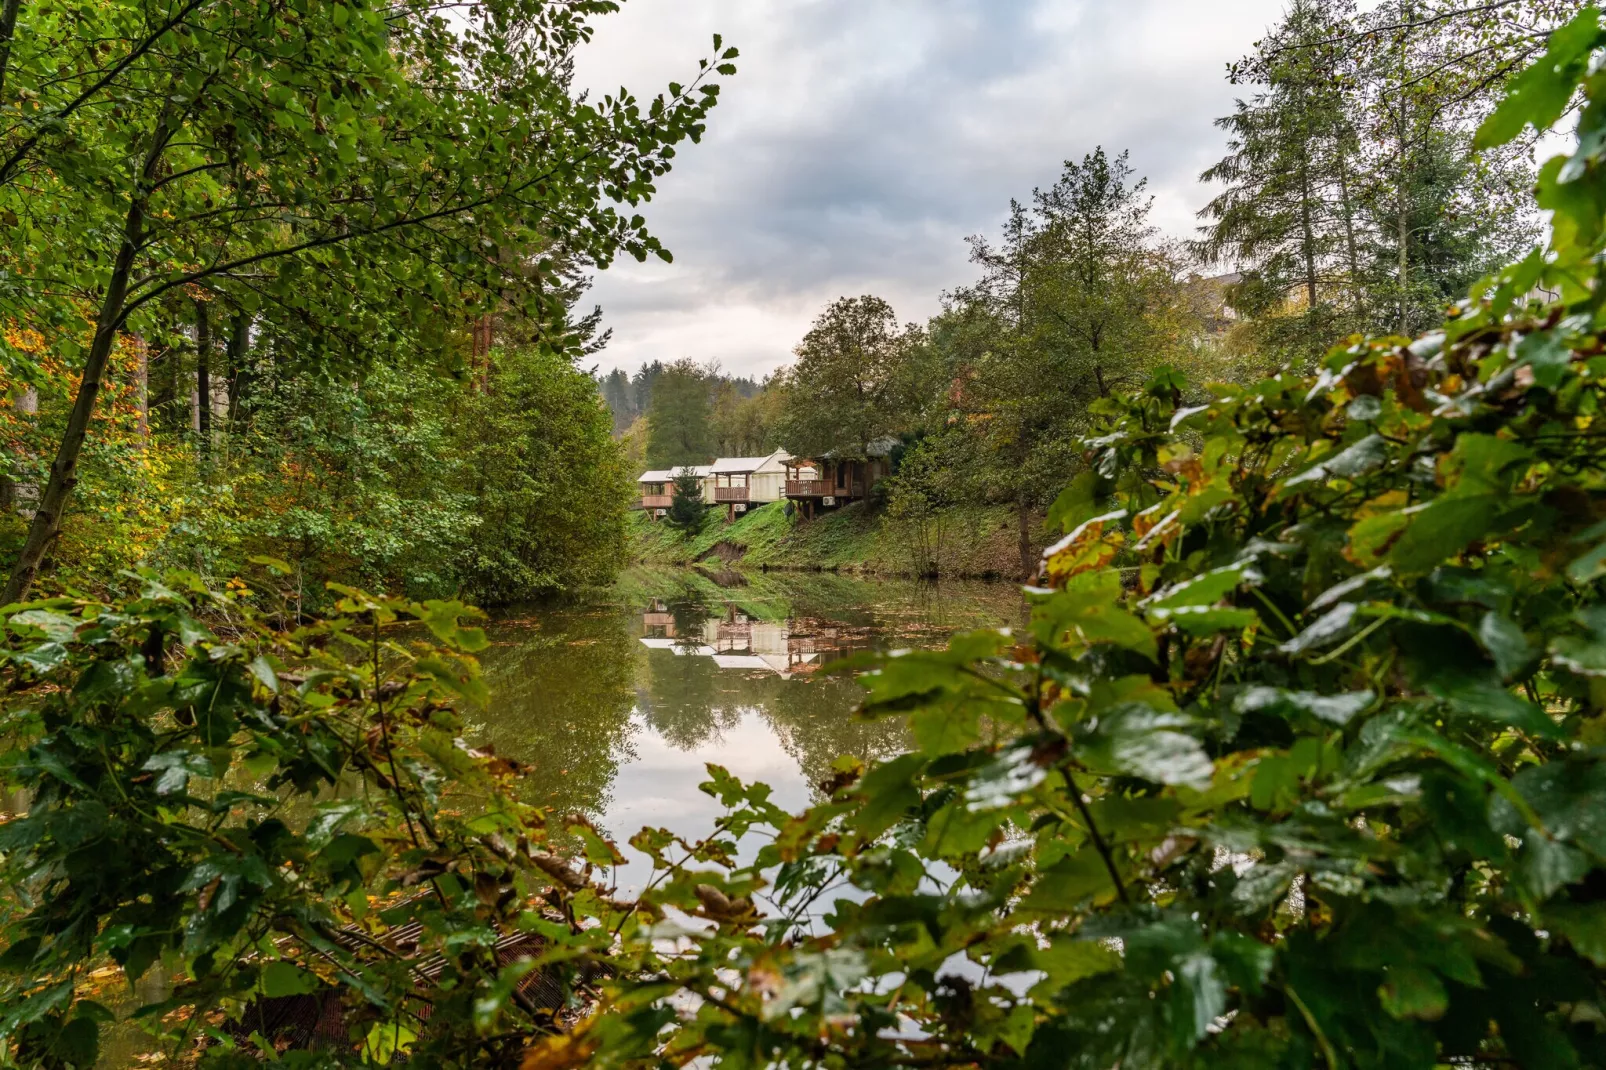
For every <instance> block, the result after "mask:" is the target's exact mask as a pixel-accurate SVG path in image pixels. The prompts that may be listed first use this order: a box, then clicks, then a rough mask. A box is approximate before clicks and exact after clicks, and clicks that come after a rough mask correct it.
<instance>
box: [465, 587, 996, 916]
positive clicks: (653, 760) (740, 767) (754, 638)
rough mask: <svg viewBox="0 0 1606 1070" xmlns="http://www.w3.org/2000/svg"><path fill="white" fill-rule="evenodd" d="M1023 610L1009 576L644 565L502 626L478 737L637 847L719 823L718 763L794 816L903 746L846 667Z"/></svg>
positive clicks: (546, 794) (489, 661) (893, 725)
mask: <svg viewBox="0 0 1606 1070" xmlns="http://www.w3.org/2000/svg"><path fill="white" fill-rule="evenodd" d="M1024 617H1025V609H1024V601H1023V599H1022V597H1021V594H1020V590H1019V588H1018V587H1016V586H1014V585H1011V584H1002V583H949V582H945V583H942V584H940V585H939V584H924V583H916V582H913V581H891V580H863V579H852V578H848V577H844V576H840V575H834V574H829V573H761V574H752V575H746V576H744V575H739V574H736V573H725V574H723V575H715V574H710V573H705V572H700V571H697V572H694V571H686V572H631V573H627V574H626V575H625V576H624V577H623V578H622V580H621V582H620V583H619V585H618V586H617V587H616V588H615V590H614V592H613V593H612V595H611V597H610V598H608V599H606V600H604V601H602V602H599V603H598V604H594V605H586V606H580V607H564V608H549V609H547V608H544V609H540V610H537V611H532V612H528V613H519V612H514V613H510V614H506V615H504V616H503V617H502V618H501V619H499V620H497V621H496V622H495V623H494V624H493V625H492V626H491V628H490V629H489V632H490V636H491V640H492V646H491V648H490V649H488V650H486V651H485V652H484V653H483V654H482V655H481V660H482V662H483V664H484V668H485V675H486V679H487V682H488V683H489V685H490V688H491V694H492V702H491V706H490V708H489V710H488V711H487V712H486V713H485V714H484V715H483V717H484V720H483V723H482V724H480V725H478V726H476V727H477V729H478V731H477V734H478V735H479V736H480V738H481V739H483V740H485V741H488V742H490V743H492V744H493V745H494V746H495V747H496V750H497V752H498V753H500V754H504V755H507V756H508V757H511V758H514V759H517V760H518V761H520V762H523V763H525V764H527V765H528V766H530V767H531V768H530V773H529V775H528V776H527V777H526V778H525V783H526V784H527V785H528V788H527V789H526V790H527V791H529V793H530V801H531V802H535V803H539V804H541V805H544V806H549V807H551V808H552V809H553V810H554V812H555V813H558V814H565V813H570V812H579V813H583V814H585V815H587V816H588V817H590V818H591V819H592V820H593V821H595V822H596V823H597V824H598V826H599V827H601V828H602V829H604V830H605V831H606V832H607V833H608V834H609V835H611V836H612V837H614V838H615V839H616V840H617V841H618V842H619V843H620V845H621V848H622V849H625V850H626V853H627V855H628V854H630V853H631V852H630V851H629V849H628V848H624V847H623V845H624V841H626V840H627V839H629V837H630V836H631V835H632V834H634V833H635V832H636V830H638V829H640V828H641V827H643V826H645V825H652V826H658V827H664V828H668V829H670V830H672V831H674V832H676V833H679V834H681V835H684V836H688V837H697V836H701V835H704V834H706V833H707V832H708V831H709V830H711V829H712V827H713V824H714V821H715V820H716V819H717V818H718V817H719V815H720V813H721V807H720V805H719V803H718V802H717V801H716V800H714V799H712V798H710V797H709V796H707V795H704V794H703V793H702V792H700V791H699V790H698V788H697V785H698V784H699V783H701V782H702V781H704V780H706V779H707V774H706V771H705V768H704V766H705V765H706V763H709V762H714V763H717V764H719V765H723V766H725V767H726V768H727V769H729V770H730V771H731V772H732V773H734V774H735V775H736V776H738V777H741V778H742V779H743V780H748V781H751V780H763V781H765V782H766V783H768V784H770V785H771V787H773V788H774V794H773V796H772V798H773V799H774V801H775V802H776V803H777V805H779V806H781V807H783V808H785V809H787V810H793V811H795V810H799V809H802V808H803V807H805V806H807V805H808V804H809V803H810V802H811V801H813V800H814V799H815V798H816V797H817V795H816V792H817V787H816V785H818V784H819V783H820V782H821V781H822V780H825V779H827V778H828V777H829V776H830V766H831V763H832V762H833V761H834V760H835V759H836V758H837V757H839V756H840V755H843V754H853V755H857V756H859V757H861V758H877V757H885V756H888V755H891V754H896V753H898V752H900V751H902V750H903V749H905V748H906V746H907V741H906V738H905V734H904V730H903V726H902V724H901V723H899V722H898V721H897V720H896V719H888V720H883V721H877V722H866V721H863V720H859V719H857V718H855V717H853V716H852V711H853V708H854V707H855V705H856V704H857V703H858V701H859V697H860V694H861V692H860V689H859V687H858V685H857V684H856V683H855V682H854V681H853V679H852V678H851V676H849V675H847V674H841V673H834V672H831V671H830V665H831V663H832V662H833V661H835V660H838V659H840V658H841V657H842V656H844V655H846V654H849V653H852V652H855V651H861V650H876V649H896V648H902V647H936V646H941V645H943V644H944V643H945V642H946V641H947V639H948V637H949V636H950V635H953V634H954V633H956V632H960V631H966V630H970V629H974V628H982V627H996V626H1000V625H1018V624H1021V623H1023V621H1024ZM629 868H631V869H634V868H635V867H633V866H632V867H629ZM631 876H632V875H631V874H629V873H622V874H621V875H620V877H621V882H622V884H623V885H625V886H628V885H629V884H630V883H631V881H630V877H631Z"/></svg>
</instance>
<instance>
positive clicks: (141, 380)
mask: <svg viewBox="0 0 1606 1070" xmlns="http://www.w3.org/2000/svg"><path fill="white" fill-rule="evenodd" d="M129 342H130V344H132V345H133V347H134V404H135V406H136V407H137V408H138V410H139V417H138V425H137V426H138V428H139V439H140V442H141V443H143V444H145V445H149V444H150V440H151V351H150V347H148V346H147V345H146V344H145V339H143V338H141V337H139V336H138V335H132V336H130V338H129Z"/></svg>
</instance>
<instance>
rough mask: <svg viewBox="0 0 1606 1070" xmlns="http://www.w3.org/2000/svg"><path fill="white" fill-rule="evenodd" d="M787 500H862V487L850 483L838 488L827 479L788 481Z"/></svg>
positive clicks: (861, 485)
mask: <svg viewBox="0 0 1606 1070" xmlns="http://www.w3.org/2000/svg"><path fill="white" fill-rule="evenodd" d="M786 496H787V497H788V498H862V497H864V485H863V484H862V483H852V484H849V485H847V486H842V487H839V486H837V485H836V484H835V483H834V482H832V481H831V480H829V479H788V480H787V481H786Z"/></svg>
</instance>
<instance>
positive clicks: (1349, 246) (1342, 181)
mask: <svg viewBox="0 0 1606 1070" xmlns="http://www.w3.org/2000/svg"><path fill="white" fill-rule="evenodd" d="M1338 195H1339V197H1340V198H1341V199H1342V201H1343V209H1344V248H1345V255H1346V256H1347V257H1348V258H1349V284H1350V286H1351V287H1352V289H1353V290H1354V296H1355V301H1356V307H1357V311H1359V312H1360V314H1361V316H1362V317H1363V318H1364V317H1365V315H1366V301H1365V298H1364V297H1363V296H1362V294H1363V293H1364V291H1363V290H1362V289H1361V258H1360V255H1359V253H1358V252H1357V250H1356V248H1355V207H1354V204H1353V203H1352V202H1351V200H1350V193H1349V164H1348V163H1347V156H1346V154H1345V151H1344V148H1343V147H1342V146H1340V147H1339V150H1338Z"/></svg>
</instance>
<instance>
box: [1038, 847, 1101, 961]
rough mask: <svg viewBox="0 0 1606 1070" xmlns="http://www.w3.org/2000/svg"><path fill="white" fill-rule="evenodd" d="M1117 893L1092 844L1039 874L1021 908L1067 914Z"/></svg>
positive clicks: (1045, 912) (1090, 953)
mask: <svg viewBox="0 0 1606 1070" xmlns="http://www.w3.org/2000/svg"><path fill="white" fill-rule="evenodd" d="M1114 895H1115V883H1114V882H1113V881H1112V880H1111V879H1110V871H1109V869H1108V868H1106V867H1105V865H1104V860H1103V859H1102V858H1100V857H1099V854H1098V852H1097V851H1096V850H1094V849H1093V847H1092V845H1091V844H1089V845H1087V846H1084V847H1082V848H1081V849H1080V850H1078V851H1077V852H1076V853H1074V854H1070V855H1066V856H1065V857H1064V858H1062V859H1060V860H1059V861H1058V862H1056V863H1054V864H1053V865H1052V866H1049V867H1048V868H1047V869H1045V870H1043V871H1042V872H1041V873H1039V874H1038V875H1037V880H1036V882H1035V883H1034V884H1033V885H1032V890H1031V891H1030V892H1028V893H1027V894H1026V898H1025V899H1023V900H1021V904H1020V909H1021V910H1022V911H1023V912H1025V913H1028V914H1036V913H1043V914H1068V913H1071V912H1073V911H1075V910H1077V908H1079V907H1080V906H1081V905H1082V903H1083V902H1084V901H1086V900H1087V899H1090V898H1094V897H1097V898H1107V897H1112V896H1114ZM1095 946H1097V945H1095ZM1082 953H1083V952H1079V954H1082ZM1085 954H1087V955H1093V954H1094V953H1093V952H1091V951H1088V952H1085ZM1098 961H1102V960H1098Z"/></svg>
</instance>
